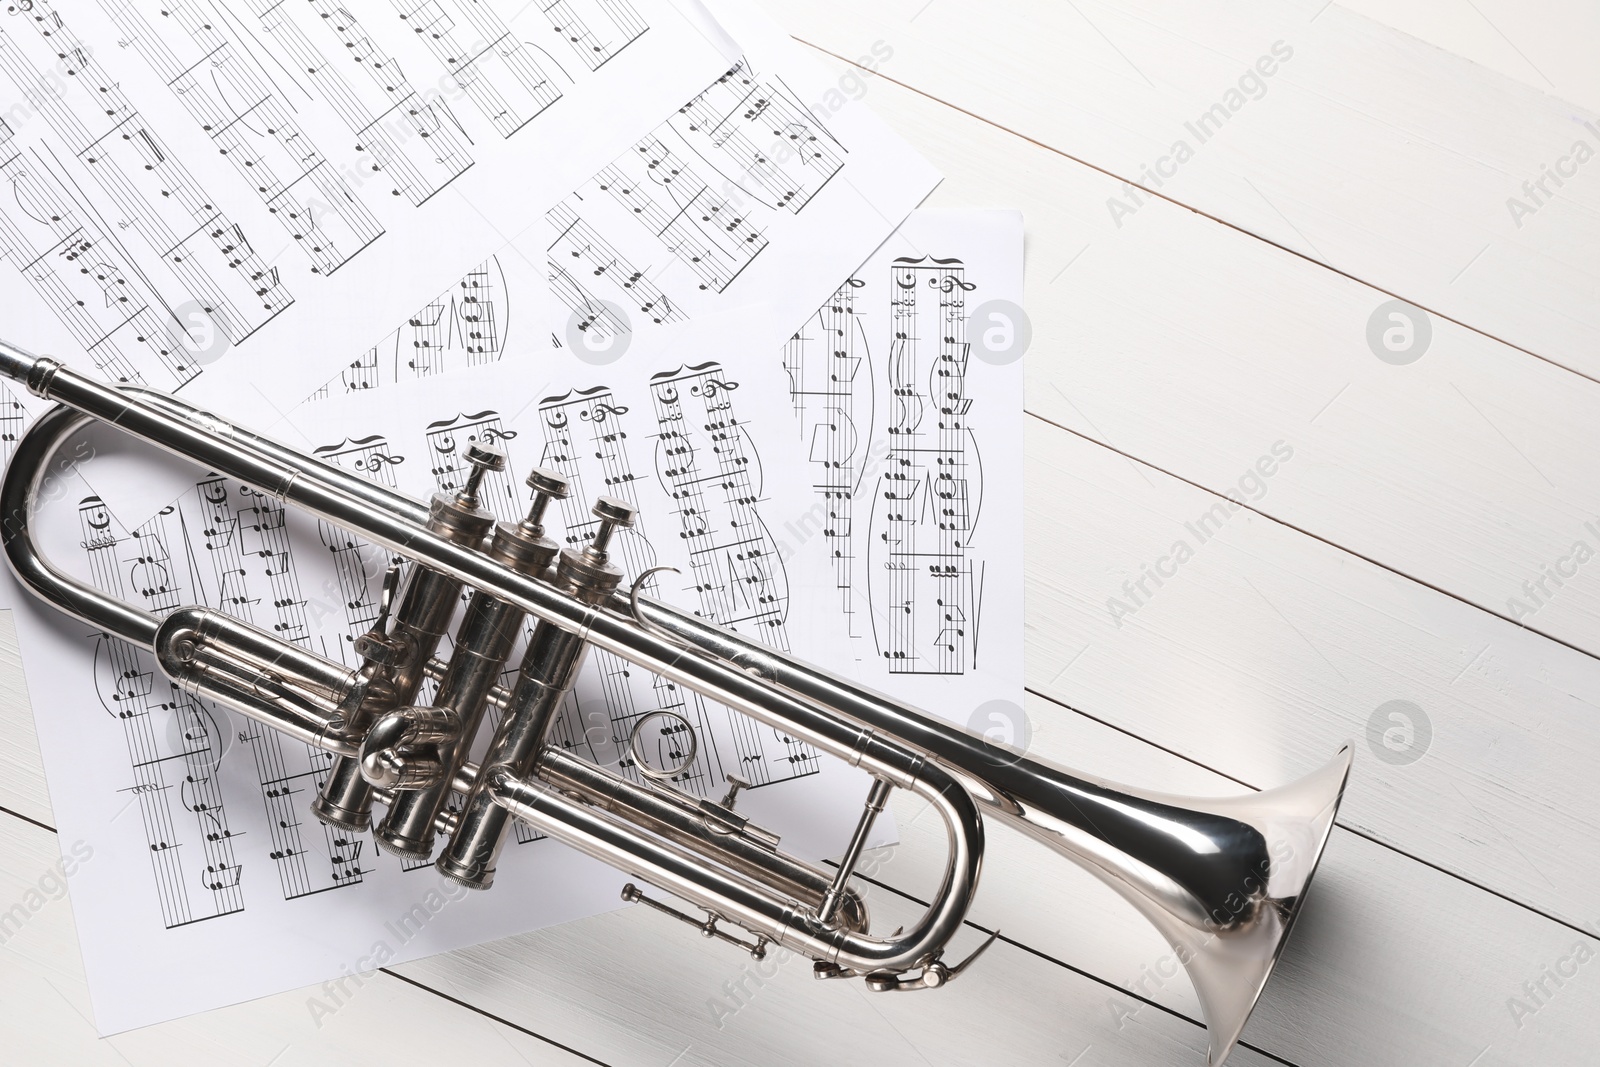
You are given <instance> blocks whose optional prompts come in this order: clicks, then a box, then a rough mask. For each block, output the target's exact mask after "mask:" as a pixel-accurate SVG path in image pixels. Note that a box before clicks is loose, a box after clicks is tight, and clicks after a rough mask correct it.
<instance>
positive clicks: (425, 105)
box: [0, 0, 738, 423]
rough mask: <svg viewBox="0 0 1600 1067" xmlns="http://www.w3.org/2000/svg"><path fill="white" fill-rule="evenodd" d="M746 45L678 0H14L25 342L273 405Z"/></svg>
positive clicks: (16, 243)
mask: <svg viewBox="0 0 1600 1067" xmlns="http://www.w3.org/2000/svg"><path fill="white" fill-rule="evenodd" d="M737 58H738V50H737V49H736V48H734V47H733V46H732V44H731V42H730V41H728V39H727V38H726V36H725V35H724V34H722V33H720V32H719V31H716V30H715V27H709V28H708V26H707V25H706V23H705V19H704V14H703V12H701V11H699V10H698V9H697V8H693V9H690V11H689V13H688V14H686V13H685V12H684V11H683V10H681V9H680V7H679V5H678V4H677V3H675V2H673V0H557V2H555V3H538V4H524V3H515V2H513V0H380V2H376V3H371V4H363V5H359V6H358V5H353V4H352V5H344V4H341V3H340V2H339V0H295V2H293V3H286V2H277V0H83V2H81V3H75V4H66V3H64V2H62V0H26V2H18V3H12V4H8V5H6V6H5V8H4V10H3V11H0V260H4V263H3V264H0V306H4V307H5V308H6V309H7V312H8V316H7V321H6V329H7V332H8V336H9V337H10V338H11V339H12V340H14V341H16V342H17V343H20V344H23V345H25V346H26V347H28V348H30V349H32V350H34V351H49V352H51V353H52V354H54V355H56V356H57V357H58V358H61V359H64V360H67V361H68V362H70V363H72V364H73V365H74V366H77V367H79V368H80V369H85V370H97V371H98V372H100V373H101V374H102V375H103V376H105V377H107V378H109V379H111V380H113V381H135V382H142V383H144V384H147V385H150V386H153V387H156V388H160V389H165V390H168V391H172V390H176V389H182V391H183V394H184V395H185V396H189V397H192V398H194V399H195V400H197V401H198V402H201V403H204V404H206V405H208V406H212V407H215V408H217V409H218V410H226V411H229V412H230V413H231V414H233V415H235V416H236V417H239V418H248V419H251V420H253V421H256V422H257V423H260V422H262V421H264V420H265V419H266V418H267V417H269V416H274V415H275V410H274V409H277V410H287V409H288V408H289V407H292V406H293V405H294V404H296V403H298V402H299V401H301V400H302V399H303V398H304V397H305V395H306V393H307V392H309V391H310V390H312V389H314V388H316V387H317V386H318V385H319V384H320V383H321V382H323V381H325V380H326V379H327V377H328V375H329V374H330V373H331V372H332V371H333V370H334V369H335V368H336V367H337V366H338V364H339V362H340V360H341V359H344V358H348V356H346V355H345V354H346V353H354V352H359V351H361V350H363V349H365V348H366V347H368V346H370V345H371V344H372V343H373V340H374V339H375V338H377V337H379V336H381V335H382V334H383V333H384V332H385V331H386V330H388V329H390V328H392V326H393V324H394V323H395V322H398V321H401V320H402V319H403V317H404V316H406V315H408V314H410V313H411V311H413V310H414V309H415V308H417V307H418V306H420V305H421V304H422V303H423V302H424V301H426V300H427V299H429V297H430V296H431V295H432V294H433V293H435V292H437V291H438V289H439V287H440V286H441V285H443V284H445V283H447V282H448V281H449V280H450V279H451V278H454V277H459V276H461V275H462V274H463V273H465V272H466V271H467V270H468V269H469V268H470V267H471V265H472V264H473V263H475V262H479V261H481V260H482V259H483V257H484V256H485V255H486V254H487V253H489V252H490V251H492V250H493V249H495V248H499V247H501V246H503V245H504V244H505V243H506V242H507V241H508V240H509V239H510V238H511V237H514V236H516V235H518V234H520V233H522V232H523V231H524V230H526V229H528V227H529V226H531V225H539V224H542V223H541V219H542V216H543V214H544V212H545V210H546V209H547V208H548V207H549V205H551V204H553V203H555V202H557V201H558V200H560V199H561V198H562V197H563V196H565V195H567V194H568V193H569V192H571V190H572V189H573V188H574V187H575V186H576V185H577V184H579V183H581V182H583V181H584V180H585V179H586V178H587V176H588V175H590V174H592V173H593V172H594V170H595V168H597V167H600V166H602V165H604V164H605V162H606V161H607V160H609V159H612V158H615V157H616V156H617V155H618V154H619V153H622V152H625V151H626V150H627V149H628V146H629V145H630V144H632V143H634V142H635V141H636V140H637V139H638V138H639V137H640V136H641V135H642V134H645V133H646V132H647V131H649V130H650V129H651V128H652V127H654V126H655V125H657V124H658V123H659V122H660V121H661V120H662V101H663V100H688V99H690V98H691V97H693V96H694V95H695V94H697V93H699V92H701V91H702V90H703V89H704V88H705V87H706V86H707V85H708V84H709V83H711V81H712V80H713V79H715V78H716V77H718V76H719V75H720V74H721V73H723V72H724V71H726V69H727V68H728V66H729V64H730V63H732V62H734V61H735V60H737ZM14 309H29V310H30V312H31V313H30V314H25V315H22V316H19V317H13V315H12V313H13V310H14ZM19 318H20V319H21V321H19ZM25 327H26V328H25Z"/></svg>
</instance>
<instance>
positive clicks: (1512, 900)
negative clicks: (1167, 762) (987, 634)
mask: <svg viewBox="0 0 1600 1067" xmlns="http://www.w3.org/2000/svg"><path fill="white" fill-rule="evenodd" d="M1024 692H1028V693H1032V694H1033V695H1034V696H1036V697H1038V698H1039V699H1040V700H1045V701H1049V702H1050V703H1051V704H1054V705H1056V706H1057V707H1059V708H1063V709H1065V710H1067V711H1070V712H1072V713H1073V714H1074V715H1079V716H1082V717H1083V718H1085V719H1088V720H1089V721H1090V722H1093V723H1097V724H1099V725H1101V726H1104V727H1106V728H1107V729H1109V730H1115V731H1116V732H1117V733H1119V734H1122V735H1123V736H1124V737H1130V738H1132V739H1133V740H1135V741H1138V742H1139V743H1140V744H1144V745H1149V746H1150V747H1151V748H1153V749H1156V750H1157V751H1160V752H1165V753H1166V754H1167V755H1169V756H1173V757H1176V758H1177V759H1181V760H1183V761H1184V762H1185V763H1188V764H1190V765H1191V766H1195V767H1199V768H1200V769H1201V770H1205V771H1210V772H1211V773H1212V774H1215V775H1217V776H1219V777H1222V778H1226V779H1227V780H1228V781H1230V782H1234V783H1236V784H1238V785H1241V786H1243V787H1244V788H1246V789H1251V790H1254V791H1255V792H1257V793H1259V792H1261V786H1258V785H1251V784H1250V783H1249V782H1247V781H1245V780H1244V779H1242V778H1235V777H1234V776H1233V775H1231V774H1229V773H1228V772H1227V771H1224V770H1220V769H1218V768H1216V767H1213V766H1211V765H1210V764H1208V763H1204V762H1202V761H1200V760H1198V759H1195V758H1194V757H1193V756H1188V755H1185V754H1183V753H1182V752H1177V751H1174V750H1173V749H1170V748H1167V747H1166V746H1164V745H1158V744H1156V743H1155V742H1154V741H1151V740H1150V739H1149V738H1147V737H1140V736H1139V735H1138V734H1136V733H1134V732H1133V731H1131V730H1129V729H1127V728H1126V727H1123V726H1118V725H1117V724H1116V723H1114V722H1107V721H1106V720H1105V719H1101V718H1098V717H1096V716H1094V715H1091V714H1089V713H1088V712H1086V711H1084V710H1083V709H1082V708H1078V707H1074V706H1073V705H1071V704H1068V703H1067V702H1066V701H1065V700H1062V699H1061V698H1060V697H1057V696H1052V695H1050V694H1049V693H1041V692H1040V691H1039V690H1037V689H1034V688H1032V687H1027V686H1025V687H1024ZM1333 824H1334V825H1335V826H1337V827H1338V828H1339V829H1341V830H1343V831H1344V832H1345V833H1347V834H1350V835H1352V836H1354V837H1359V838H1361V839H1362V840H1363V841H1368V842H1371V843H1372V844H1374V845H1377V846H1378V847H1379V848H1383V849H1387V850H1388V851H1390V852H1393V853H1394V854H1395V855H1397V856H1401V857H1403V858H1405V859H1408V860H1410V861H1412V862H1413V863H1420V864H1422V866H1424V867H1427V868H1428V869H1429V870H1434V871H1438V872H1439V873H1440V874H1443V875H1446V876H1447V877H1450V878H1454V879H1455V880H1456V881H1458V882H1460V883H1462V884H1463V885H1469V886H1471V887H1472V888H1474V889H1477V890H1479V891H1481V892H1484V893H1487V894H1489V895H1490V896H1492V897H1496V898H1498V899H1500V900H1503V901H1505V902H1506V903H1507V904H1514V905H1516V906H1517V907H1519V908H1521V909H1522V910H1523V911H1526V912H1529V913H1531V914H1533V915H1537V916H1539V917H1540V918H1543V919H1548V920H1550V921H1551V922H1553V923H1555V924H1557V925H1558V926H1564V927H1566V928H1567V929H1569V930H1571V931H1572V932H1573V933H1576V934H1582V935H1583V936H1584V937H1587V938H1589V939H1590V940H1592V941H1600V937H1596V934H1595V932H1594V931H1593V930H1590V929H1587V928H1585V927H1583V926H1579V925H1578V924H1576V923H1573V922H1568V921H1567V920H1566V919H1563V918H1562V917H1561V916H1559V915H1551V914H1550V913H1549V912H1546V911H1541V910H1540V909H1538V908H1536V907H1534V906H1533V905H1532V904H1529V903H1527V902H1526V901H1521V900H1518V899H1517V898H1516V897H1512V896H1508V895H1506V894H1505V893H1502V892H1500V890H1498V889H1494V888H1491V887H1490V886H1486V885H1484V884H1482V883H1481V882H1477V881H1474V880H1473V879H1471V878H1468V877H1467V876H1466V875H1464V874H1461V873H1459V872H1457V871H1452V870H1450V869H1449V868H1448V867H1441V866H1440V865H1439V864H1437V863H1434V862H1433V861H1432V860H1427V859H1423V858H1422V857H1421V856H1417V855H1413V854H1412V853H1410V852H1407V851H1406V850H1405V849H1403V848H1401V847H1399V846H1398V845H1395V844H1392V843H1390V842H1388V841H1385V840H1383V839H1382V838H1380V837H1374V836H1373V835H1372V834H1371V833H1368V832H1367V831H1366V830H1362V829H1360V828H1359V827H1355V826H1351V825H1350V824H1348V823H1346V822H1344V821H1343V820H1341V819H1339V818H1335V819H1334V820H1333Z"/></svg>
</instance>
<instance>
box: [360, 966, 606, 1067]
mask: <svg viewBox="0 0 1600 1067" xmlns="http://www.w3.org/2000/svg"><path fill="white" fill-rule="evenodd" d="M378 970H380V971H382V972H383V973H384V974H386V975H388V976H389V977H391V978H398V979H400V981H402V982H405V983H406V984H407V985H412V986H415V987H417V988H418V989H421V990H424V991H426V992H429V993H432V994H433V995H434V996H436V997H438V998H440V999H441V1000H448V1001H449V1002H450V1003H452V1004H455V1005H457V1006H458V1007H462V1008H466V1009H467V1010H468V1011H473V1012H477V1013H478V1014H479V1015H482V1016H483V1017H484V1018H485V1019H493V1020H494V1021H495V1022H497V1023H499V1024H501V1025H502V1026H506V1027H509V1028H511V1029H512V1030H515V1031H517V1032H518V1033H520V1034H527V1035H528V1036H529V1037H533V1038H537V1039H539V1040H540V1041H543V1042H544V1043H545V1044H547V1045H550V1046H552V1047H554V1048H558V1049H560V1050H561V1051H562V1052H566V1053H569V1054H571V1055H573V1056H576V1057H578V1058H579V1059H581V1060H585V1061H587V1062H589V1063H593V1064H598V1067H612V1065H611V1064H610V1063H608V1062H606V1061H605V1060H597V1059H595V1058H594V1057H593V1056H591V1055H589V1054H588V1053H587V1052H579V1051H578V1050H577V1049H575V1048H573V1047H572V1046H571V1045H564V1044H562V1043H561V1042H559V1041H557V1040H555V1039H554V1038H550V1037H545V1036H544V1035H543V1034H541V1033H537V1032H535V1031H533V1030H529V1029H528V1028H527V1027H526V1026H519V1025H518V1024H516V1023H514V1022H511V1021H510V1020H508V1019H504V1018H502V1017H500V1016H499V1015H496V1014H495V1013H494V1012H491V1011H485V1010H484V1009H483V1008H480V1007H478V1006H477V1005H476V1004H469V1003H468V1002H467V1001H464V1000H462V999H461V998H460V997H453V996H451V995H450V994H449V993H446V992H444V991H442V990H439V989H435V988H434V987H433V986H431V985H427V984H425V983H423V982H419V981H417V980H416V979H415V978H407V977H406V976H405V975H403V974H401V973H399V972H398V971H393V970H390V969H389V968H388V967H379V968H378Z"/></svg>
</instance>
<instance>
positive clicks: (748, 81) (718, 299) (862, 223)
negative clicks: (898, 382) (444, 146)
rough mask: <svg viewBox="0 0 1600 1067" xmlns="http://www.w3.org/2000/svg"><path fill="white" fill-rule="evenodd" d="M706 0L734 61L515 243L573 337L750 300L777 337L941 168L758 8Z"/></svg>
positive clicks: (663, 323)
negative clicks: (535, 265)
mask: <svg viewBox="0 0 1600 1067" xmlns="http://www.w3.org/2000/svg"><path fill="white" fill-rule="evenodd" d="M706 7H707V9H708V10H709V12H710V14H711V15H712V16H714V17H715V19H716V22H717V23H719V24H720V25H721V26H722V27H723V28H724V29H725V30H726V31H727V32H728V33H729V34H731V36H732V38H733V39H734V40H736V41H738V43H739V46H740V48H741V49H742V52H741V54H740V55H739V57H738V60H737V61H736V62H735V63H733V64H732V66H731V67H729V68H728V69H727V70H726V71H723V72H720V74H719V76H718V77H717V78H716V79H715V80H714V81H709V83H708V84H707V85H705V86H704V87H703V89H702V90H701V91H699V92H697V93H696V94H695V95H694V96H693V97H692V98H686V99H687V102H686V103H685V104H683V106H681V107H679V108H678V109H677V110H676V111H674V112H673V113H672V114H670V115H668V116H667V117H666V118H665V120H664V121H662V122H660V123H659V124H658V125H657V126H656V127H655V128H654V129H652V130H651V131H650V132H649V133H647V134H645V135H644V136H642V137H640V138H638V139H636V140H635V141H634V142H633V143H632V144H631V145H630V146H629V147H628V149H627V150H626V151H624V152H621V153H619V154H617V155H616V156H615V157H614V158H613V159H612V160H611V162H610V163H609V164H608V165H607V166H605V167H602V168H601V169H599V170H598V171H596V172H595V173H594V174H593V175H591V176H590V177H589V178H588V180H587V181H584V182H582V183H581V184H577V185H575V186H574V187H573V189H572V191H571V193H570V194H569V195H567V196H566V197H564V198H563V199H561V200H560V202H559V203H556V204H555V205H554V206H553V207H551V208H550V209H549V210H548V211H546V212H545V214H544V226H543V228H542V231H541V232H540V243H537V244H536V243H534V242H533V241H532V240H528V239H519V240H518V241H517V242H516V247H517V249H518V250H519V251H520V252H521V253H522V254H523V255H525V256H527V257H528V258H530V259H532V258H535V257H542V258H543V260H544V262H545V263H546V265H547V270H548V277H549V284H550V290H551V292H552V293H553V295H554V297H555V302H554V304H555V306H554V308H553V310H555V311H556V312H557V321H556V322H555V323H554V324H553V328H554V329H555V331H556V333H557V335H558V336H562V337H565V338H567V339H568V341H569V343H570V341H571V338H572V336H573V335H574V331H576V332H577V333H592V334H594V335H598V336H601V337H604V338H610V337H613V336H615V335H618V334H629V335H630V336H638V335H641V334H647V333H649V332H651V331H655V330H660V329H662V328H664V327H670V326H671V325H672V324H674V323H680V322H684V321H686V320H690V319H693V318H695V317H696V316H704V315H707V314H710V313H713V312H717V311H726V310H728V309H732V308H737V307H739V306H741V305H744V304H749V303H766V304H769V305H770V306H771V307H772V310H773V312H774V318H773V322H774V323H775V324H779V325H777V326H776V329H775V331H774V343H777V342H778V341H779V340H781V339H782V338H783V337H784V336H786V333H785V331H786V330H787V329H788V328H789V327H787V326H784V325H781V324H783V323H790V322H793V321H797V320H798V319H799V318H800V317H801V316H802V315H805V314H808V313H809V312H810V310H811V309H812V308H814V307H815V306H816V305H817V304H818V302H820V301H821V300H822V299H823V298H824V297H825V296H826V294H827V293H829V292H831V291H832V290H833V288H834V287H835V286H836V285H837V284H838V280H839V277H840V276H841V274H843V273H844V272H845V271H848V270H850V269H851V268H852V267H853V266H854V265H855V264H857V263H859V262H861V260H862V259H863V258H864V257H865V256H867V255H868V254H870V252H871V251H872V249H873V248H875V247H876V242H877V241H879V240H881V239H882V237H883V236H885V233H884V222H885V221H890V225H891V227H892V226H893V225H897V224H898V222H899V220H901V219H903V218H905V217H906V214H907V213H908V212H910V211H911V209H912V208H914V207H916V205H917V204H919V203H921V201H922V199H923V198H924V197H925V196H927V194H928V193H929V192H930V191H931V190H932V189H933V187H934V185H935V184H937V182H938V180H939V178H938V174H937V173H936V172H935V171H934V170H933V169H932V168H931V167H930V166H929V165H928V163H927V162H926V161H925V160H923V159H922V158H921V157H920V156H919V155H918V154H917V153H916V152H914V151H913V150H911V148H910V147H909V146H908V145H906V144H905V142H904V141H902V140H901V139H900V138H899V137H898V136H896V135H895V134H894V133H893V132H892V131H890V130H889V129H888V128H887V127H885V126H884V125H883V123H882V122H881V121H880V120H879V119H878V118H877V117H876V116H875V115H873V114H872V112H871V111H870V110H869V109H867V108H866V107H865V106H864V105H863V104H861V103H860V102H859V100H856V99H851V98H850V97H848V96H846V95H844V94H843V93H842V92H841V91H840V85H839V84H838V82H837V80H836V79H835V78H833V77H831V76H830V75H828V74H827V73H826V72H824V71H822V70H821V69H820V68H818V67H817V66H816V64H815V63H814V62H812V61H811V59H810V58H809V57H808V56H806V55H804V54H803V53H802V51H801V49H800V48H799V46H798V45H796V44H795V42H793V41H792V40H790V39H789V38H788V37H787V35H785V34H784V33H783V31H782V30H781V29H780V28H779V27H778V26H776V25H775V24H774V23H773V22H772V21H771V20H770V19H768V18H767V17H766V16H764V15H763V14H761V13H760V11H758V10H756V9H755V8H754V7H752V6H751V5H748V4H735V3H730V2H728V0H714V2H711V3H708V4H707V5H706ZM563 325H566V326H567V329H566V330H563Z"/></svg>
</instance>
